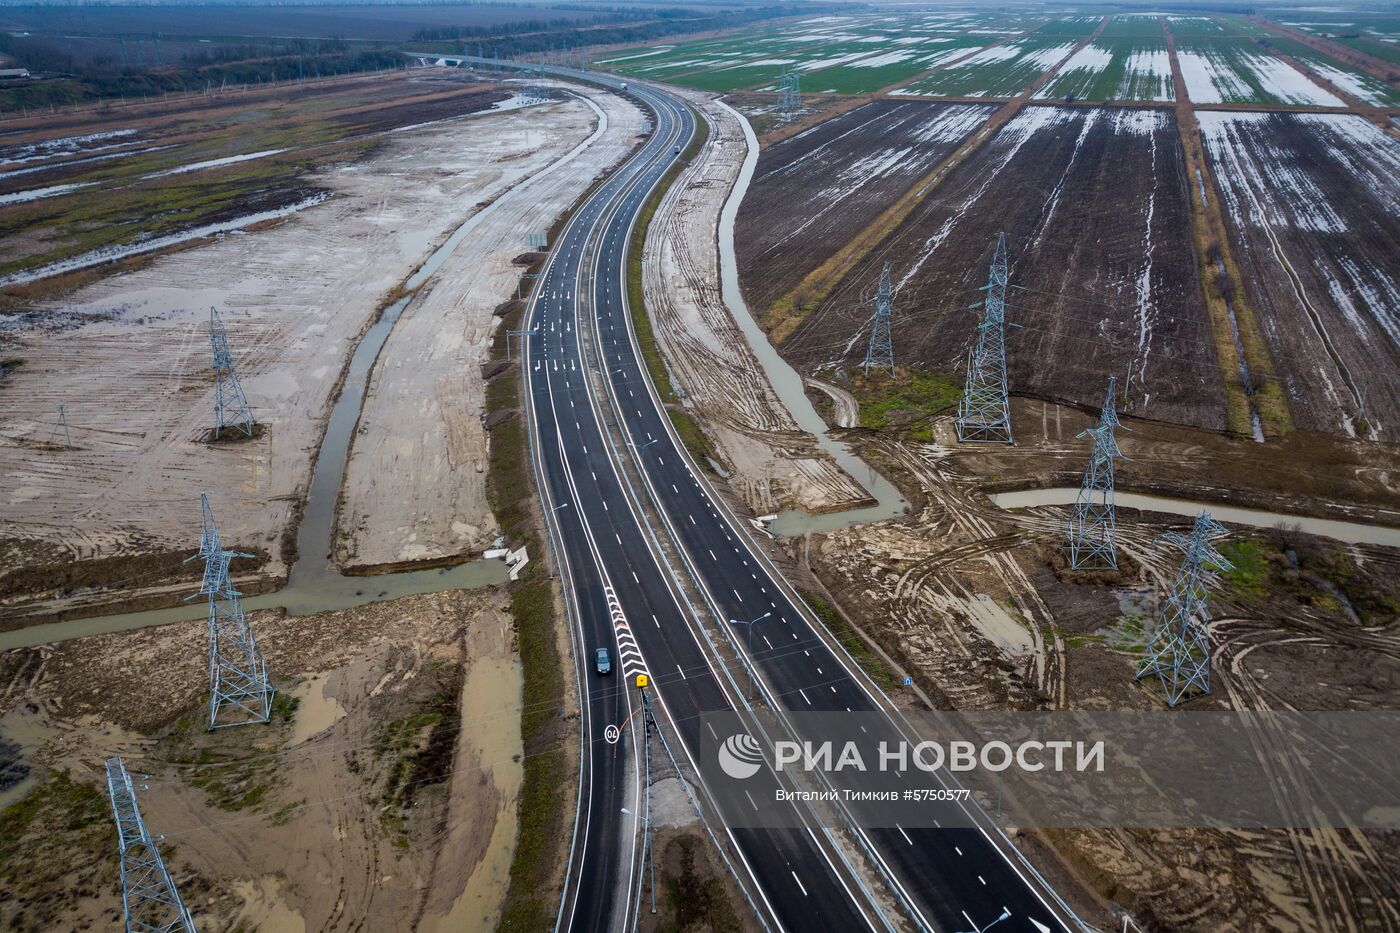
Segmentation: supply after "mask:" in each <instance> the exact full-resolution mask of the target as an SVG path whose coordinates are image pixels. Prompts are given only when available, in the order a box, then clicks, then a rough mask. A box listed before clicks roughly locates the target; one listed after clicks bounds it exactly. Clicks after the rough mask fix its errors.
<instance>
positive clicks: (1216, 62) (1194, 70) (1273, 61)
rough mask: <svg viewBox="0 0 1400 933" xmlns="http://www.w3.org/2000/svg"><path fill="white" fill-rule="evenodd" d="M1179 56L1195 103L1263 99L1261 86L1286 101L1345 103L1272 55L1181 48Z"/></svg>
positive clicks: (1295, 102) (1324, 103)
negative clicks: (1259, 95)
mask: <svg viewBox="0 0 1400 933" xmlns="http://www.w3.org/2000/svg"><path fill="white" fill-rule="evenodd" d="M1176 57H1177V61H1178V62H1179V63H1180V65H1181V77H1182V79H1183V80H1184V81H1185V82H1186V93H1187V94H1188V95H1189V96H1190V98H1191V100H1192V102H1194V103H1198V104H1223V103H1241V102H1242V103H1249V102H1261V101H1260V100H1259V97H1258V95H1257V94H1256V92H1255V91H1254V87H1255V86H1256V85H1257V86H1258V87H1260V88H1261V89H1262V90H1263V91H1264V92H1265V93H1267V94H1270V95H1272V96H1273V97H1275V98H1277V99H1278V100H1280V101H1282V102H1283V103H1285V104H1308V105H1316V106H1324V107H1340V106H1342V102H1341V101H1340V100H1338V99H1337V97H1336V95H1334V94H1330V93H1328V92H1327V91H1325V90H1323V89H1322V88H1321V87H1320V86H1318V85H1317V84H1315V83H1314V82H1313V81H1311V80H1310V79H1309V78H1308V77H1307V75H1305V74H1303V73H1302V72H1300V71H1298V70H1297V69H1296V68H1293V67H1292V66H1290V65H1289V64H1288V63H1287V62H1285V61H1283V60H1281V59H1278V58H1275V57H1273V56H1272V55H1261V54H1256V53H1253V52H1245V51H1241V50H1239V49H1236V48H1233V47H1228V48H1227V49H1214V48H1213V49H1209V50H1207V51H1196V50H1192V49H1184V50H1180V49H1179V50H1178V51H1177V54H1176ZM1251 77H1252V78H1253V79H1254V81H1253V82H1251V81H1250V78H1251Z"/></svg>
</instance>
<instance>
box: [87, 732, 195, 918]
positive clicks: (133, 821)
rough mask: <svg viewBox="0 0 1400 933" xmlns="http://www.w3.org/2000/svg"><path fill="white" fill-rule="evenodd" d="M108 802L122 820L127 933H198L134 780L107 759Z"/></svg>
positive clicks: (119, 828) (119, 851)
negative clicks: (146, 818)
mask: <svg viewBox="0 0 1400 933" xmlns="http://www.w3.org/2000/svg"><path fill="white" fill-rule="evenodd" d="M107 796H108V797H110V798H111V800H112V815H113V816H115V817H116V820H117V854H118V858H119V859H120V860H121V873H122V907H123V909H124V911H125V913H126V933H194V920H193V918H191V917H190V912H189V911H188V910H187V909H185V903H184V901H182V900H180V892H179V891H177V890H176V889H175V882H173V881H171V880H170V873H169V872H168V871H166V870H165V862H164V861H162V859H161V857H160V850H159V849H157V848H156V840H154V839H152V838H151V834H150V832H149V831H147V829H146V824H145V822H143V821H142V819H141V810H140V808H139V807H138V806H137V805H136V791H135V789H134V788H133V787H132V786H131V776H130V775H129V774H127V773H126V765H124V764H122V760H121V759H120V758H108V759H107Z"/></svg>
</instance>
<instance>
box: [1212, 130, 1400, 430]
mask: <svg viewBox="0 0 1400 933" xmlns="http://www.w3.org/2000/svg"><path fill="white" fill-rule="evenodd" d="M1198 118H1199V119H1200V124H1201V134H1202V136H1203V137H1204V140H1205V143H1206V149H1207V151H1208V152H1209V154H1210V159H1211V163H1212V170H1213V175H1214V178H1215V182H1216V185H1217V186H1218V187H1219V189H1220V191H1221V194H1222V197H1223V199H1224V204H1225V211H1224V215H1225V221H1226V224H1227V226H1228V228H1229V232H1230V237H1231V240H1232V241H1233V242H1232V247H1233V250H1232V252H1233V254H1234V257H1235V259H1236V262H1237V263H1238V265H1239V266H1240V269H1241V272H1242V274H1243V277H1244V288H1245V291H1246V294H1247V296H1248V298H1249V300H1250V303H1251V305H1252V306H1253V308H1254V312H1255V315H1256V316H1257V317H1258V319H1259V321H1260V324H1261V325H1262V327H1263V330H1264V335H1265V339H1267V341H1268V343H1269V349H1270V350H1271V351H1272V356H1273V359H1274V363H1275V365H1276V366H1277V367H1278V368H1279V370H1280V376H1281V379H1282V383H1283V385H1284V389H1285V391H1286V392H1287V396H1288V402H1289V406H1290V408H1291V409H1292V414H1293V419H1294V421H1295V422H1296V423H1297V424H1298V426H1299V427H1306V428H1314V429H1317V430H1322V431H1332V432H1338V433H1345V434H1347V435H1351V436H1358V437H1362V438H1373V439H1381V440H1387V441H1395V440H1396V439H1397V438H1400V416H1397V415H1396V413H1395V412H1396V407H1397V405H1400V380H1397V379H1396V377H1395V373H1396V369H1397V366H1400V253H1397V251H1396V244H1397V243H1400V143H1397V142H1396V140H1395V138H1394V137H1393V136H1390V135H1387V134H1386V133H1385V132H1384V131H1382V130H1380V129H1379V128H1377V127H1376V126H1374V125H1372V124H1371V123H1368V122H1366V121H1365V120H1363V119H1362V118H1361V117H1358V116H1350V115H1341V114H1335V115H1334V114H1264V113H1258V114H1236V113H1220V112H1206V113H1201V114H1198Z"/></svg>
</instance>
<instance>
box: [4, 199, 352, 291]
mask: <svg viewBox="0 0 1400 933" xmlns="http://www.w3.org/2000/svg"><path fill="white" fill-rule="evenodd" d="M327 197H328V195H324V194H317V195H313V196H311V197H309V198H304V199H303V200H300V201H297V202H296V203H295V204H288V205H287V206H286V207H279V208H277V209H276V210H270V211H258V212H257V213H254V214H244V215H243V216H242V217H235V218H233V219H232V220H223V221H220V222H219V223H216V224H205V225H204V226H202V227H194V228H192V229H189V230H184V231H181V232H180V233H172V234H169V235H167V236H158V237H152V238H150V239H149V240H142V241H141V242H139V243H133V244H131V245H129V246H121V247H116V248H114V249H96V250H93V251H92V252H90V253H83V254H82V255H81V256H74V257H73V258H72V259H63V260H60V261H59V262H51V263H49V264H48V265H47V266H39V267H38V268H37V269H28V270H26V271H24V272H16V273H14V274H13V275H7V276H5V277H4V278H0V285H23V284H25V283H27V282H37V281H39V280H40V279H46V278H48V277H49V276H52V275H60V274H62V273H65V272H74V271H76V270H78V269H87V268H89V267H91V266H100V265H102V264H103V263H108V262H112V261H114V260H117V259H125V258H126V257H127V256H138V255H140V254H141V253H149V252H151V251H153V250H158V249H165V248H166V247H167V246H174V245H175V244H177V243H183V242H185V241H186V240H198V239H200V238H201V237H208V236H214V235H215V234H218V233H228V232H230V231H233V230H241V229H243V228H244V227H251V226H253V225H254V224H260V223H263V222H265V221H268V220H276V219H278V218H280V217H288V216H290V215H292V214H295V213H296V212H297V211H304V210H306V209H307V208H308V207H314V206H315V205H317V204H320V203H321V202H322V201H324V200H326V198H327Z"/></svg>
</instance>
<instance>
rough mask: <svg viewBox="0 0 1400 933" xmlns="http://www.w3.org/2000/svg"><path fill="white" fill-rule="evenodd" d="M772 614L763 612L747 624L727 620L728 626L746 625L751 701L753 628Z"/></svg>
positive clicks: (751, 695) (750, 695)
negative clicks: (747, 629) (747, 630)
mask: <svg viewBox="0 0 1400 933" xmlns="http://www.w3.org/2000/svg"><path fill="white" fill-rule="evenodd" d="M772 614H773V613H772V612H765V613H764V614H763V615H761V616H759V617H758V618H757V619H750V620H749V621H748V622H741V621H740V620H738V619H730V620H729V624H730V625H747V626H748V628H749V657H748V665H747V666H748V669H749V699H750V700H752V699H753V627H754V626H755V625H757V624H758V623H760V622H762V621H763V620H764V619H766V618H768V617H769V616H771V615H772Z"/></svg>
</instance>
